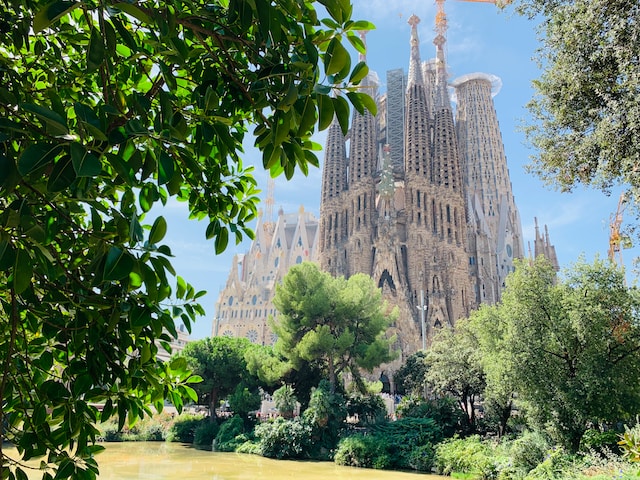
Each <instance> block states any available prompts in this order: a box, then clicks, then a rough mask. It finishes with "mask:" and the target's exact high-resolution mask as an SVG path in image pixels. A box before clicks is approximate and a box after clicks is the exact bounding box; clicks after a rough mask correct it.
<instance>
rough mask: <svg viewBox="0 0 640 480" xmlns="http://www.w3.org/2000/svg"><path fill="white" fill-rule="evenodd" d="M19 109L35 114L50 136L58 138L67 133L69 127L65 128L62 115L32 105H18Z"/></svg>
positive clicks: (65, 123)
mask: <svg viewBox="0 0 640 480" xmlns="http://www.w3.org/2000/svg"><path fill="white" fill-rule="evenodd" d="M20 108H22V109H23V110H25V111H27V112H30V113H33V114H35V115H36V116H37V117H38V118H39V119H40V120H42V121H43V122H44V123H45V125H46V126H47V131H48V132H49V133H50V134H51V135H56V136H58V135H66V134H67V133H69V127H67V122H66V120H65V119H64V118H63V117H62V115H60V114H58V113H56V112H54V111H53V110H50V109H48V108H47V107H43V106H42V105H36V104H34V103H22V104H20Z"/></svg>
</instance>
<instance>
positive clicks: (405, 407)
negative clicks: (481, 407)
mask: <svg viewBox="0 0 640 480" xmlns="http://www.w3.org/2000/svg"><path fill="white" fill-rule="evenodd" d="M397 413H398V416H399V417H402V418H432V419H433V420H435V422H436V423H437V424H438V425H440V428H441V430H442V435H443V437H444V438H449V437H452V436H453V435H455V434H456V433H457V432H460V431H461V425H462V423H463V419H464V414H463V412H462V411H461V410H460V408H459V407H458V405H457V403H456V401H455V400H454V399H452V398H450V397H445V398H437V399H435V400H423V399H422V398H421V397H417V396H411V397H404V398H403V399H402V401H401V402H400V405H398V408H397Z"/></svg>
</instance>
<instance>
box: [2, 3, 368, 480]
mask: <svg viewBox="0 0 640 480" xmlns="http://www.w3.org/2000/svg"><path fill="white" fill-rule="evenodd" d="M321 3H322V5H323V11H326V12H327V14H328V16H330V17H331V18H328V19H326V20H324V21H323V22H322V23H321V22H320V20H319V19H318V12H317V11H316V10H315V5H314V2H290V1H288V0H275V1H265V0H257V1H253V2H242V1H235V0H232V1H229V0H214V1H213V2H200V1H197V0H154V1H149V2H121V1H119V0H104V1H101V2H80V1H75V0H53V1H49V0H29V1H27V0H7V1H5V2H3V4H2V18H1V19H0V282H1V283H2V288H0V322H1V327H2V328H0V332H1V333H0V357H1V358H2V362H0V363H1V364H2V369H1V371H0V376H1V377H0V398H2V403H1V404H0V425H5V424H6V425H7V426H8V428H7V429H6V430H3V431H2V440H5V439H6V440H10V441H11V442H13V443H15V444H16V446H17V448H18V452H19V454H20V456H21V459H23V460H27V459H29V458H32V457H35V456H43V455H44V456H45V458H46V460H44V461H45V463H51V467H52V468H53V470H51V471H49V472H46V473H44V474H43V476H44V477H47V478H49V477H51V476H54V475H55V476H56V478H68V477H77V478H94V477H95V476H96V473H97V465H96V462H95V459H94V454H95V453H97V452H98V451H99V450H100V449H101V447H99V446H94V445H93V441H94V440H95V437H96V435H97V433H98V431H97V430H96V428H95V424H96V422H97V421H98V420H101V421H102V420H107V419H109V418H110V417H111V416H113V415H118V417H119V419H120V421H121V422H124V421H125V418H127V417H128V418H129V420H130V421H131V422H135V420H136V419H137V418H139V417H141V416H143V415H146V414H148V413H149V412H150V410H148V409H147V407H146V405H149V404H155V405H156V407H158V409H161V408H162V405H163V403H164V398H165V397H166V398H169V399H170V400H171V402H172V403H173V404H174V405H175V406H176V407H177V408H178V409H180V407H181V406H182V402H183V398H189V399H193V400H195V393H194V392H193V390H192V389H191V388H190V387H189V385H187V383H186V382H187V379H188V378H189V377H188V372H186V371H185V370H184V369H183V368H181V364H180V363H177V364H171V365H169V364H160V363H158V362H157V361H156V353H157V349H158V348H159V347H158V343H157V342H161V343H163V344H165V345H166V344H168V342H169V341H170V340H171V337H172V336H176V330H175V325H174V318H180V319H181V321H182V322H183V323H184V324H185V325H186V327H187V329H189V328H190V325H191V322H192V321H193V320H194V319H195V318H196V316H198V315H203V314H204V312H203V309H202V308H201V306H200V305H199V304H197V299H198V297H200V296H201V295H202V294H203V292H196V291H195V290H194V288H193V287H192V286H191V285H189V284H188V283H187V282H186V281H185V280H184V279H182V278H181V277H179V276H177V275H176V272H175V270H174V268H173V266H172V265H171V261H170V257H171V249H170V247H169V246H168V245H166V244H164V243H163V239H164V237H165V234H166V232H167V229H168V225H167V222H166V220H165V219H164V217H162V216H157V217H156V218H155V219H149V220H145V218H144V217H145V214H146V213H147V212H149V211H150V210H151V209H152V208H153V207H154V206H159V205H160V204H162V205H164V204H166V203H167V202H168V201H169V200H170V199H174V200H180V201H183V202H185V205H186V207H187V208H186V210H188V212H189V215H190V216H191V217H193V218H197V219H206V221H207V223H208V227H207V232H206V235H207V237H208V238H212V239H214V245H215V251H216V252H218V253H220V252H222V251H223V250H224V249H225V248H226V246H227V244H228V242H229V238H230V237H231V238H232V239H235V240H236V241H239V240H241V239H242V238H243V237H244V236H245V235H248V236H252V235H253V234H252V233H251V232H250V230H249V229H248V227H247V225H248V222H250V221H251V220H252V219H253V218H255V216H256V210H257V209H256V205H257V202H258V197H257V193H258V192H257V190H256V185H255V180H254V179H253V177H252V175H251V172H250V169H248V168H245V166H243V164H242V160H241V153H242V150H243V141H244V140H245V136H246V135H247V132H248V129H249V128H250V127H252V128H254V130H253V134H254V135H255V137H256V140H255V145H256V146H257V147H258V149H260V150H261V152H262V160H263V166H264V167H265V168H267V169H269V170H270V173H271V175H272V176H276V175H278V174H280V173H281V172H284V174H285V176H286V177H287V178H290V177H291V176H292V175H293V173H294V171H295V169H296V168H298V169H299V170H300V171H301V172H303V173H307V171H308V168H309V165H312V166H317V165H318V159H317V157H316V156H315V154H314V153H313V150H314V149H317V148H318V147H317V146H316V145H315V144H314V143H313V142H312V141H311V135H312V134H313V133H314V131H315V130H316V123H318V122H319V128H320V129H324V128H326V127H328V125H329V123H330V122H331V120H332V119H333V118H334V114H335V115H336V116H337V118H338V121H339V123H340V125H341V126H342V129H343V131H344V132H345V133H346V130H347V124H348V119H349V109H350V106H349V103H351V104H353V105H354V106H355V108H356V109H358V110H359V111H361V113H363V112H364V110H365V108H367V109H369V110H370V111H372V112H375V103H374V101H373V100H372V99H371V98H370V97H369V96H368V95H367V94H366V93H363V92H360V91H358V88H359V87H358V83H359V82H360V80H361V79H362V78H364V77H365V76H366V74H367V67H366V66H365V65H364V63H358V64H356V65H352V63H351V59H350V56H349V54H348V52H347V50H346V48H345V47H344V46H343V44H342V41H345V43H346V42H348V43H349V44H351V45H353V46H354V47H355V48H356V49H357V50H358V51H360V52H362V53H363V52H364V44H363V42H362V41H361V40H360V38H359V37H358V34H357V33H356V32H357V31H359V30H368V29H371V28H373V26H372V25H371V24H370V23H368V22H362V21H353V20H352V19H351V12H352V7H351V5H350V4H349V2H348V0H323V1H322V2H321ZM352 67H353V68H352ZM334 87H335V88H334ZM334 90H335V91H342V92H343V93H346V98H345V97H344V96H342V95H337V96H332V91H334ZM156 211H158V210H154V212H156ZM172 277H175V280H173V279H172ZM170 299H173V300H175V301H176V302H175V303H174V302H173V301H172V300H170ZM172 303H174V304H172ZM160 348H162V347H160ZM100 403H102V404H104V408H102V410H101V411H100V412H99V411H98V410H97V409H96V408H95V407H94V405H95V404H100ZM52 425H55V426H56V427H55V428H50V426H52ZM1 444H2V443H1V442H0V453H1V455H0V456H2V458H3V460H2V462H3V464H4V463H5V459H4V453H2V450H1V448H2V447H1ZM48 453H51V456H49V457H47V456H46V454H48ZM49 460H50V462H49ZM76 460H78V462H76ZM7 461H8V460H7ZM15 474H17V475H19V476H22V473H18V470H16V473H15ZM11 475H13V473H12V474H11Z"/></svg>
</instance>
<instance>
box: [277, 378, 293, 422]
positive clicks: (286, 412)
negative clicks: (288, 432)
mask: <svg viewBox="0 0 640 480" xmlns="http://www.w3.org/2000/svg"><path fill="white" fill-rule="evenodd" d="M273 401H274V403H275V404H276V408H277V409H278V413H279V414H280V415H282V417H284V418H293V414H294V413H295V411H296V406H297V403H298V399H297V398H296V394H295V391H294V390H293V388H291V386H290V385H286V384H285V385H283V386H281V387H280V388H278V389H277V390H276V391H275V392H273Z"/></svg>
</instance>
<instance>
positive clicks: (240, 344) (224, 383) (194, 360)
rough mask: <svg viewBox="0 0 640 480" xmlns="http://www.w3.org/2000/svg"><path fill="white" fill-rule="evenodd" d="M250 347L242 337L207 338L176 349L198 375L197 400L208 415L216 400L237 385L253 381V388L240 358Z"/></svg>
mask: <svg viewBox="0 0 640 480" xmlns="http://www.w3.org/2000/svg"><path fill="white" fill-rule="evenodd" d="M250 348H252V344H251V342H250V341H249V340H247V339H246V338H235V337H207V338H204V339H202V340H196V341H193V342H189V343H187V344H186V345H185V348H184V350H182V352H180V354H179V355H180V357H183V358H185V359H186V360H187V363H188V365H189V368H191V370H192V371H193V372H194V373H196V374H198V375H199V376H200V377H201V378H202V382H201V383H199V384H197V385H195V386H194V388H195V390H196V392H198V398H199V402H200V403H204V404H205V405H208V406H209V413H210V415H211V417H212V418H215V417H216V408H217V407H218V401H219V400H221V399H224V398H226V397H227V396H228V395H230V394H231V393H232V392H234V391H235V389H236V387H237V386H238V385H239V384H243V385H245V386H246V385H252V384H253V388H254V389H256V388H257V386H256V383H255V380H254V378H253V376H251V375H250V374H249V371H248V370H247V364H246V362H245V360H244V355H245V352H246V351H247V350H248V349H250ZM243 382H244V383H243Z"/></svg>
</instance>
